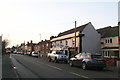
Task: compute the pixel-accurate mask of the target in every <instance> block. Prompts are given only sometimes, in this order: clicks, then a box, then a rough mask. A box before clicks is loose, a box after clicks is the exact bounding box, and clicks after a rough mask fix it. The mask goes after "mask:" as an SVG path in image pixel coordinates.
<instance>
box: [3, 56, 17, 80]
mask: <svg viewBox="0 0 120 80" xmlns="http://www.w3.org/2000/svg"><path fill="white" fill-rule="evenodd" d="M16 78H17V74H16V72H15V70H14V68H13V64H12V62H11V59H10V54H4V55H3V56H2V80H6V79H16Z"/></svg>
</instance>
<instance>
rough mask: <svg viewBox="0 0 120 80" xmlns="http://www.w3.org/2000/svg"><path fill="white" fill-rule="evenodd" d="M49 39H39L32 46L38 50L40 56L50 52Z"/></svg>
mask: <svg viewBox="0 0 120 80" xmlns="http://www.w3.org/2000/svg"><path fill="white" fill-rule="evenodd" d="M50 47H51V44H50V40H45V41H43V40H42V41H41V42H39V43H38V44H36V45H35V46H34V50H35V51H37V52H39V53H40V55H41V56H43V57H46V56H47V54H48V53H49V52H50Z"/></svg>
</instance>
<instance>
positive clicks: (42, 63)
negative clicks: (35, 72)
mask: <svg viewBox="0 0 120 80" xmlns="http://www.w3.org/2000/svg"><path fill="white" fill-rule="evenodd" d="M37 63H39V64H44V63H43V62H39V61H37ZM45 65H46V66H49V67H52V68H55V69H58V70H62V69H61V68H58V67H55V66H52V65H49V64H45Z"/></svg>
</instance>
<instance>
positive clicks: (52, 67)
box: [46, 64, 62, 70]
mask: <svg viewBox="0 0 120 80" xmlns="http://www.w3.org/2000/svg"><path fill="white" fill-rule="evenodd" d="M46 65H47V66H49V67H52V68H55V69H58V70H62V69H61V68H58V67H55V66H51V65H48V64H46Z"/></svg>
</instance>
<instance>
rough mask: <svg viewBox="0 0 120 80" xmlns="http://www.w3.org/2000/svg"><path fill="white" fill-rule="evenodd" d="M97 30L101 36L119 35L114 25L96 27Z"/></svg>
mask: <svg viewBox="0 0 120 80" xmlns="http://www.w3.org/2000/svg"><path fill="white" fill-rule="evenodd" d="M97 32H98V33H100V34H101V38H106V37H115V36H118V35H119V29H118V26H115V27H111V26H108V27H105V28H100V29H97Z"/></svg>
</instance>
